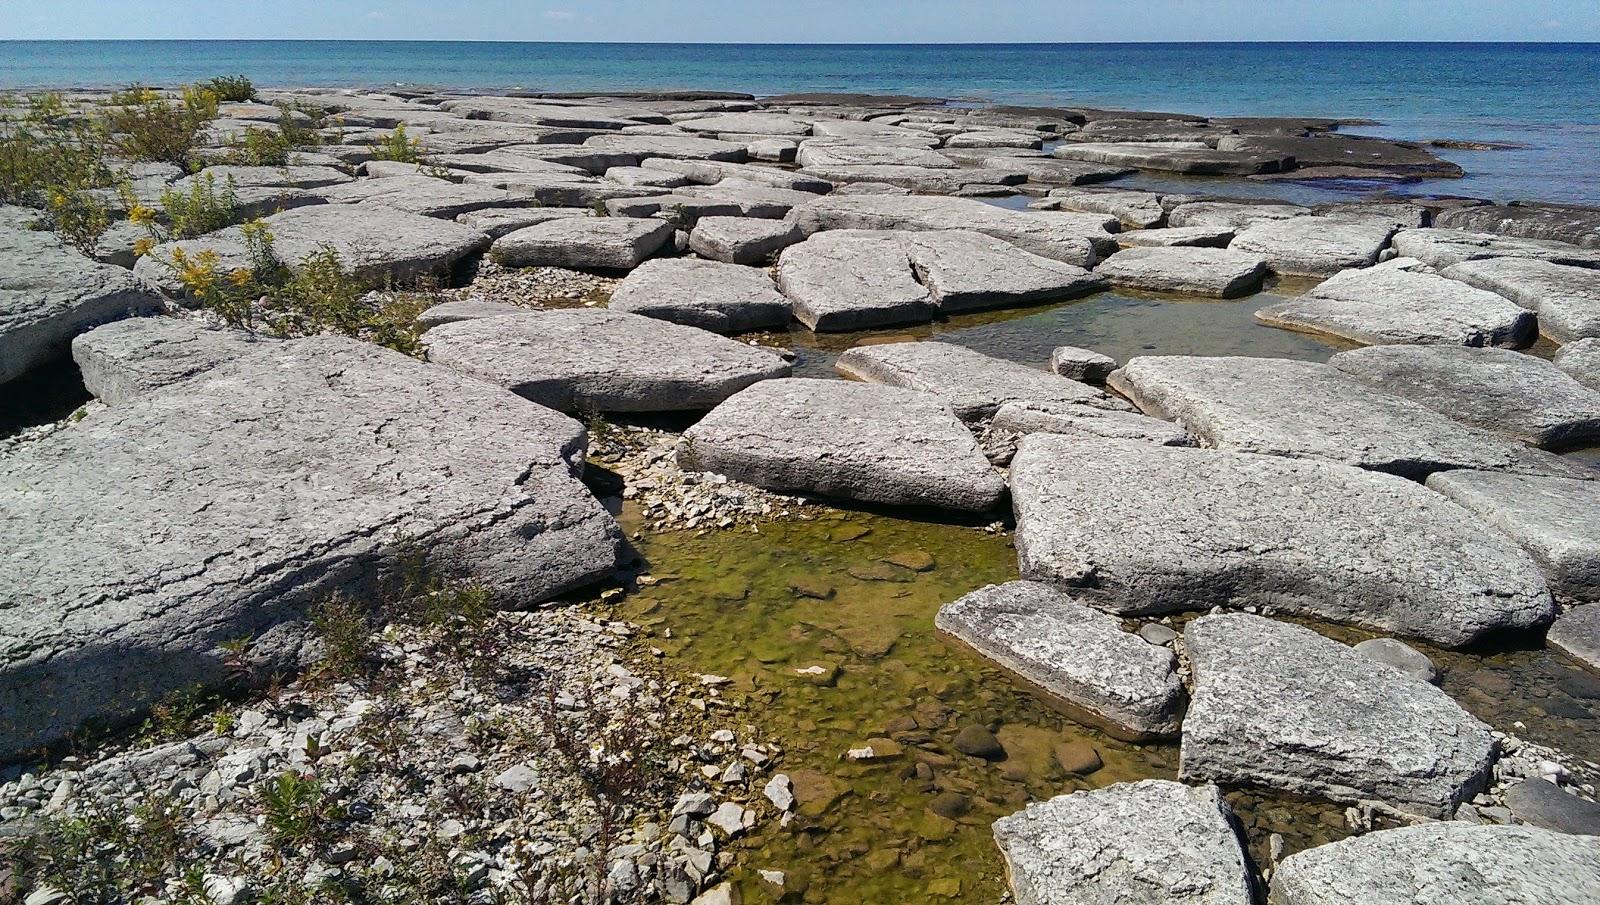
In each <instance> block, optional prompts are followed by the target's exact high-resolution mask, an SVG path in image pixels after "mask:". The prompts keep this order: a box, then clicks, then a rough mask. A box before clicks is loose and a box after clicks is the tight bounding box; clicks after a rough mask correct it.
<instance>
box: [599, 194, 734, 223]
mask: <svg viewBox="0 0 1600 905" xmlns="http://www.w3.org/2000/svg"><path fill="white" fill-rule="evenodd" d="M605 204H606V214H607V215H609V216H611V217H660V218H661V219H663V220H666V221H668V222H670V223H673V224H674V225H677V226H681V227H683V228H685V229H688V228H691V227H693V226H694V222H695V221H696V220H698V219H700V218H701V217H738V216H740V215H742V214H743V213H744V211H743V210H742V209H741V208H740V207H739V205H737V204H733V203H731V202H727V201H717V200H714V199H711V198H697V197H695V196H693V195H675V194H674V195H646V196H644V197H641V198H612V199H610V200H608V201H607V202H606V203H605Z"/></svg>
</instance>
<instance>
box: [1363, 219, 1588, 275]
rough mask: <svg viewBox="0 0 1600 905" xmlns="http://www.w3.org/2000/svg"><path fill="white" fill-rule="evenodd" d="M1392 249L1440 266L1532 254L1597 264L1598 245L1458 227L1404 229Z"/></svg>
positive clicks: (1542, 258)
mask: <svg viewBox="0 0 1600 905" xmlns="http://www.w3.org/2000/svg"><path fill="white" fill-rule="evenodd" d="M1393 244H1394V250H1395V252H1396V253H1397V254H1399V255H1402V256H1403V257H1408V258H1416V259H1417V260H1419V261H1421V262H1423V263H1424V264H1427V265H1428V266H1430V267H1435V268H1438V269H1440V270H1443V269H1444V268H1446V267H1449V266H1450V265H1452V264H1460V263H1461V262H1462V261H1477V260H1480V259H1483V258H1534V259H1536V260H1540V261H1550V262H1553V263H1556V264H1570V265H1572V266H1575V267H1600V249H1590V248H1581V247H1579V246H1577V245H1570V244H1568V243H1566V242H1552V241H1549V240H1546V239H1524V238H1519V237H1514V236H1497V235H1494V234H1493V233H1469V232H1463V231H1461V230H1457V229H1440V228H1437V227H1435V228H1431V229H1403V230H1401V231H1400V232H1397V233H1395V234H1394V243H1393Z"/></svg>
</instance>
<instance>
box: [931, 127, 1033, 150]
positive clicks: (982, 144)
mask: <svg viewBox="0 0 1600 905" xmlns="http://www.w3.org/2000/svg"><path fill="white" fill-rule="evenodd" d="M944 146H945V147H947V148H982V149H985V150H988V149H993V148H1030V149H1033V150H1038V149H1039V148H1042V147H1044V139H1042V138H1040V137H1039V133H1038V132H1031V131H1023V130H1021V129H978V130H975V131H972V132H958V133H956V134H955V135H952V136H950V137H949V138H947V139H945V142H944Z"/></svg>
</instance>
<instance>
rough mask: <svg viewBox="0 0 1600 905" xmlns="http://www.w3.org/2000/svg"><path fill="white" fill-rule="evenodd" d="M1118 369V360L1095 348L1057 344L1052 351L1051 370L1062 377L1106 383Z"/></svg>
mask: <svg viewBox="0 0 1600 905" xmlns="http://www.w3.org/2000/svg"><path fill="white" fill-rule="evenodd" d="M1116 369H1117V360H1116V359H1115V358H1112V357H1111V356H1109V355H1105V354H1102V353H1100V352H1096V351H1094V350H1093V349H1080V348H1078V347H1077V346H1056V347H1055V348H1054V349H1053V350H1051V352H1050V370H1052V371H1054V372H1056V373H1057V374H1060V375H1061V376H1062V377H1066V378H1070V379H1072V380H1082V381H1086V382H1088V383H1105V382H1106V378H1107V377H1110V376H1111V372H1112V371H1115V370H1116Z"/></svg>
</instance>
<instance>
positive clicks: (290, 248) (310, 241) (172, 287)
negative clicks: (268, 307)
mask: <svg viewBox="0 0 1600 905" xmlns="http://www.w3.org/2000/svg"><path fill="white" fill-rule="evenodd" d="M373 181H375V182H376V181H388V180H373ZM262 222H263V223H265V224H266V226H267V230H268V231H269V232H270V233H271V234H272V238H273V246H272V247H273V251H274V253H275V254H276V255H277V256H278V258H279V259H280V260H282V261H283V262H284V263H286V264H288V265H289V266H290V267H296V266H298V265H299V264H300V262H301V261H304V260H305V258H306V257H307V256H308V255H311V254H313V253H315V252H318V251H320V250H322V249H324V248H331V249H333V250H334V251H336V252H338V254H339V258H340V260H341V262H342V263H343V264H344V266H345V267H347V268H350V269H352V270H353V271H354V272H355V273H356V274H357V275H358V276H359V277H361V278H362V279H365V280H368V281H371V282H373V283H375V284H376V283H383V282H393V283H398V284H405V283H408V282H411V281H414V280H417V279H420V278H422V277H428V276H438V275H441V274H443V275H448V274H449V272H450V269H451V268H452V267H453V266H455V264H456V263H457V262H459V261H461V260H462V259H463V258H465V257H467V256H468V255H470V254H473V253H475V252H478V251H481V250H483V249H484V248H485V247H487V246H488V244H489V238H488V237H487V236H485V235H484V234H483V233H480V232H478V231H477V230H474V229H468V228H467V227H465V226H462V225H461V224H459V223H450V222H447V221H442V220H438V219H436V218H434V217H424V216H421V215H419V214H413V213H410V212H408V211H402V210H399V209H397V208H393V207H389V206H387V205H381V204H367V205H353V204H319V205H315V206H313V207H300V208H295V209H294V210H291V211H284V212H283V213H281V214H274V215H272V216H270V217H267V218H266V219H265V220H263V221H262ZM178 248H181V249H183V250H184V251H185V252H186V253H187V254H188V255H189V256H190V257H191V258H192V257H195V256H197V255H199V254H202V253H204V252H207V251H210V252H213V253H215V254H216V256H217V272H218V273H228V272H229V271H233V270H238V269H248V268H249V267H250V266H251V258H250V245H249V242H247V241H246V239H245V235H244V231H243V229H242V228H241V227H238V226H230V227H228V228H227V229H224V230H220V231H218V232H214V233H210V234H207V235H205V236H201V237H200V238H198V239H184V240H181V241H177V242H168V243H164V244H162V245H157V246H156V247H155V248H154V249H152V250H151V251H150V253H149V254H147V255H145V256H144V257H142V258H140V259H139V263H138V265H137V266H135V267H134V269H133V272H134V274H135V275H136V276H138V277H139V278H140V279H142V280H144V281H145V282H146V283H149V284H150V285H152V286H157V287H160V288H161V290H162V291H164V292H167V293H170V294H172V295H174V296H177V295H182V294H183V293H184V292H185V290H184V287H183V284H182V283H181V282H180V281H179V280H178V278H177V275H176V274H174V273H173V272H172V270H171V268H170V266H168V264H167V263H166V262H170V261H171V260H172V253H173V251H174V250H175V249H178Z"/></svg>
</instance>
